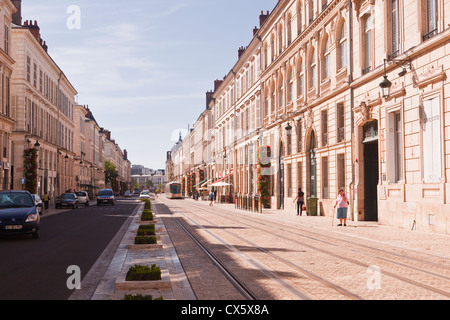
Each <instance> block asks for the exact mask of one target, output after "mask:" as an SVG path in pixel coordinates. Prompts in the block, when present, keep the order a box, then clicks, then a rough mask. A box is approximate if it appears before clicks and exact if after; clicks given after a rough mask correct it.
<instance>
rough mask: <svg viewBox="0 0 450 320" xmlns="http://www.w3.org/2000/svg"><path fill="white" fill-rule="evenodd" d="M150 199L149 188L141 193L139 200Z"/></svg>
mask: <svg viewBox="0 0 450 320" xmlns="http://www.w3.org/2000/svg"><path fill="white" fill-rule="evenodd" d="M145 199H150V192H149V191H148V190H144V191H142V192H141V194H140V195H139V200H145Z"/></svg>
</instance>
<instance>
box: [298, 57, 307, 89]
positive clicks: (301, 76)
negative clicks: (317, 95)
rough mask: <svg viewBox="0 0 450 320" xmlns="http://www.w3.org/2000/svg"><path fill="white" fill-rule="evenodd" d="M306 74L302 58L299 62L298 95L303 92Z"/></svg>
mask: <svg viewBox="0 0 450 320" xmlns="http://www.w3.org/2000/svg"><path fill="white" fill-rule="evenodd" d="M304 76H305V73H304V72H303V61H302V60H301V59H300V61H299V63H298V78H297V96H301V95H302V94H303V86H304V80H303V79H304Z"/></svg>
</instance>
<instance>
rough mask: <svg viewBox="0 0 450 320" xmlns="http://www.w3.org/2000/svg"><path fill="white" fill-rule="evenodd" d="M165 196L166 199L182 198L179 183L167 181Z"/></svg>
mask: <svg viewBox="0 0 450 320" xmlns="http://www.w3.org/2000/svg"><path fill="white" fill-rule="evenodd" d="M165 190H166V197H167V198H168V199H184V198H183V196H182V194H181V183H179V182H173V181H172V182H169V183H168V184H166V189H165Z"/></svg>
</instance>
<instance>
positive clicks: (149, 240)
mask: <svg viewBox="0 0 450 320" xmlns="http://www.w3.org/2000/svg"><path fill="white" fill-rule="evenodd" d="M156 242H157V239H156V236H137V237H136V238H134V244H156Z"/></svg>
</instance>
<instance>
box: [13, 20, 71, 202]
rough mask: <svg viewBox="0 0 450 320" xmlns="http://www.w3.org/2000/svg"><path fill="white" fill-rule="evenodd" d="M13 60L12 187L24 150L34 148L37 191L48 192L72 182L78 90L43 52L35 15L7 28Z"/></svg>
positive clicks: (18, 181) (17, 183)
mask: <svg viewBox="0 0 450 320" xmlns="http://www.w3.org/2000/svg"><path fill="white" fill-rule="evenodd" d="M11 40H12V41H11V52H12V57H13V59H14V60H15V62H16V63H15V65H14V69H13V72H12V78H11V95H12V101H13V103H14V105H13V108H14V112H15V114H14V116H15V121H16V125H15V130H14V132H13V134H12V140H13V145H14V155H15V156H14V161H13V164H14V170H15V171H14V178H13V188H15V189H21V187H22V185H23V182H22V180H23V178H24V177H25V176H26V175H27V172H26V171H27V169H26V168H24V158H23V155H24V152H26V151H27V150H30V149H32V148H34V147H36V149H37V153H38V154H37V158H38V160H37V165H38V168H37V177H36V179H37V192H38V193H40V194H43V193H44V192H49V193H50V194H51V195H53V196H54V195H55V194H59V193H61V192H64V191H65V190H67V189H74V188H75V172H74V155H75V154H74V145H73V140H74V124H73V116H74V104H75V96H76V94H77V91H76V90H75V88H74V87H73V86H72V84H71V83H70V81H69V80H68V79H67V77H66V76H65V74H64V72H63V71H62V70H61V69H60V68H59V67H58V65H57V64H56V63H55V62H54V61H53V59H52V58H51V57H50V56H49V55H48V53H47V46H46V44H45V41H43V39H42V38H41V34H40V28H39V25H38V24H37V22H36V21H34V22H32V21H28V20H27V21H25V22H24V24H23V25H14V26H13V27H12V29H11ZM33 179H34V178H33Z"/></svg>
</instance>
